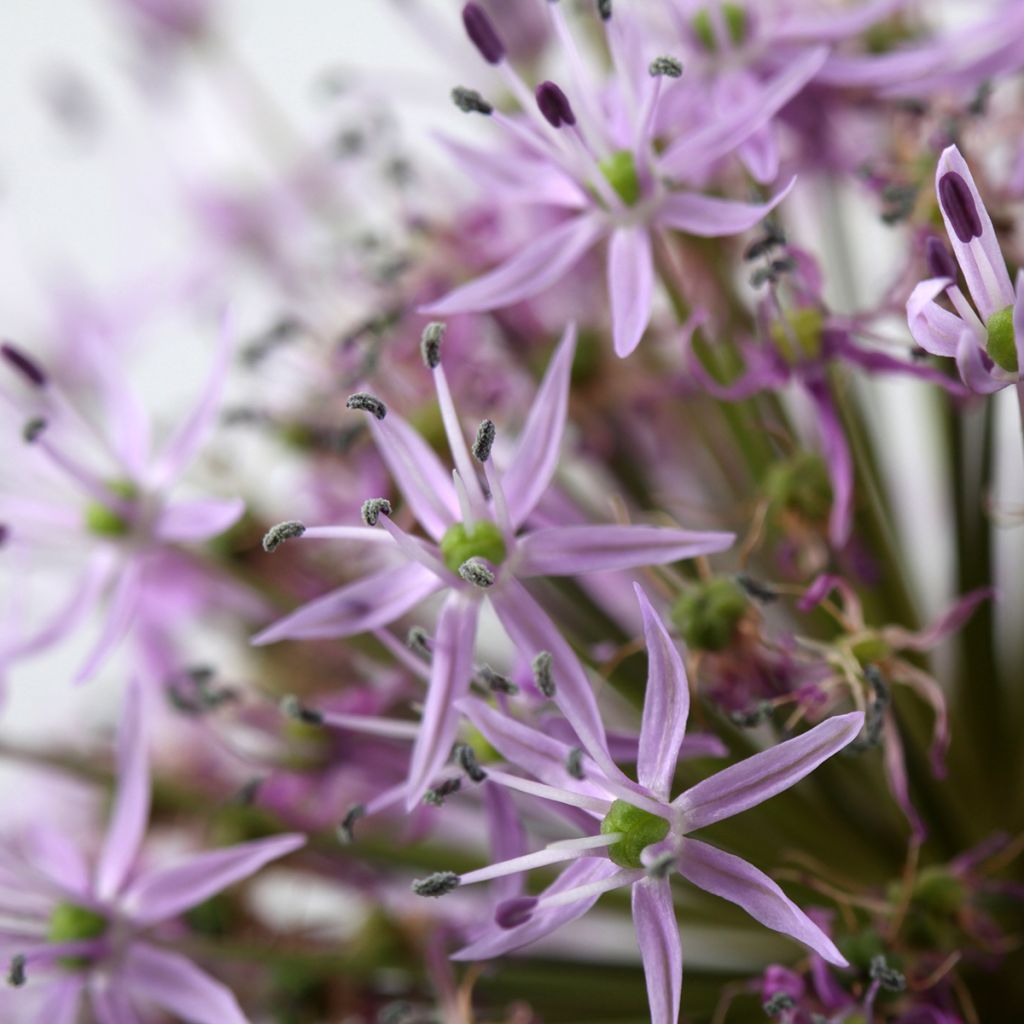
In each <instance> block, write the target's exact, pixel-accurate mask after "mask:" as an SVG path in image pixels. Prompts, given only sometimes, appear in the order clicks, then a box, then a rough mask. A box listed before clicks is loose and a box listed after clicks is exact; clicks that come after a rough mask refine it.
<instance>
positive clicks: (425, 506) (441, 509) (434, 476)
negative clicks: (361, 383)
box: [367, 412, 460, 540]
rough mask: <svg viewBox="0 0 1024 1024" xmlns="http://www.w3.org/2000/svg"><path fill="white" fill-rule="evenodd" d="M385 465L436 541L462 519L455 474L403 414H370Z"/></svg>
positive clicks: (416, 514)
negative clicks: (382, 416) (453, 484)
mask: <svg viewBox="0 0 1024 1024" xmlns="http://www.w3.org/2000/svg"><path fill="white" fill-rule="evenodd" d="M367 419H368V421H369V424H370V430H371V432H372V433H373V439H374V441H375V442H376V445H377V451H378V452H379V453H380V457H381V459H383V460H384V465H385V466H387V467H388V472H390V473H391V476H392V478H393V479H394V481H395V483H396V484H397V485H398V488H399V490H400V491H401V492H402V497H404V498H405V500H406V501H407V502H408V503H409V508H411V509H412V513H413V515H414V516H415V517H416V520H417V522H419V523H420V524H421V525H422V526H423V528H424V529H425V530H426V531H427V533H429V534H430V536H431V537H433V538H434V539H435V540H440V538H441V536H442V535H443V534H444V532H445V530H447V529H448V527H449V526H451V525H452V523H454V522H455V521H456V520H457V519H459V518H460V513H459V502H458V498H457V497H456V495H455V488H454V487H452V475H451V473H450V472H449V470H447V469H445V467H444V466H443V465H442V464H441V460H440V459H439V458H438V457H437V455H436V453H435V452H434V450H433V448H431V447H430V445H429V444H427V442H426V441H424V440H423V438H422V437H420V435H419V433H418V432H417V431H416V430H414V429H413V428H412V427H411V426H410V425H409V424H408V423H407V422H406V421H405V420H404V419H402V417H401V416H399V415H398V414H397V413H393V412H388V414H387V415H386V416H385V417H384V419H382V420H378V419H377V418H376V417H374V416H368V417H367Z"/></svg>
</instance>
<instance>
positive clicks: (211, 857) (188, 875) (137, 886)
mask: <svg viewBox="0 0 1024 1024" xmlns="http://www.w3.org/2000/svg"><path fill="white" fill-rule="evenodd" d="M305 842H306V837H305V836H300V835H281V836H273V837H272V838H270V839H257V840H255V841H253V842H251V843H239V844H238V845H237V846H229V847H227V848H225V849H223V850H211V851H209V852H207V853H200V854H196V855H195V856H193V857H189V858H188V859H187V860H184V861H182V862H180V863H178V864H172V865H170V866H169V867H161V868H156V869H154V870H152V871H147V872H146V873H145V874H143V875H141V876H140V877H139V878H137V879H135V880H134V881H133V882H132V883H131V885H130V886H129V887H128V888H127V890H125V893H124V898H123V900H122V905H123V909H124V911H125V913H127V914H128V915H129V916H130V917H131V918H132V920H133V921H135V922H137V923H138V924H144V925H150V924H156V923H157V922H158V921H166V920H167V919H168V918H171V917H174V916H176V915H177V914H180V913H182V912H183V911H185V910H189V909H190V908H191V907H194V906H196V905H197V904H199V903H202V902H203V901H204V900H207V899H209V898H210V897H211V896H214V895H216V894H217V893H219V892H220V891H221V890H223V889H226V888H227V887H228V886H229V885H234V884H235V882H240V881H242V879H244V878H248V877H249V876H250V875H252V874H255V873H256V872H257V871H259V870H260V868H262V867H263V866H264V865H265V864H269V863H270V861H272V860H277V859H278V858H279V857H284V856H285V855H286V854H289V853H292V852H294V851H295V850H297V849H299V847H300V846H302V845H303V844H304V843H305Z"/></svg>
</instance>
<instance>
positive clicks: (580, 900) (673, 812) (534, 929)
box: [414, 585, 864, 1024]
mask: <svg viewBox="0 0 1024 1024" xmlns="http://www.w3.org/2000/svg"><path fill="white" fill-rule="evenodd" d="M635 590H636V594H637V599H638V601H639V602H640V608H641V612H642V615H643V620H644V636H645V639H646V643H647V657H648V665H649V669H648V673H649V674H648V678H647V691H646V697H645V700H644V714H643V725H642V727H641V732H640V743H639V750H638V759H637V777H638V780H639V781H638V782H633V781H632V780H631V779H629V778H628V777H627V776H626V775H624V774H623V773H622V772H621V771H620V770H619V769H618V768H617V767H615V766H614V765H613V766H612V769H613V771H612V772H608V771H607V770H606V769H604V768H603V765H602V761H604V760H606V758H605V757H604V756H603V752H604V750H605V749H606V744H605V743H602V744H601V745H600V746H597V747H595V746H593V745H592V744H591V743H589V742H588V740H587V739H586V738H584V737H581V740H582V741H583V744H584V746H585V748H586V754H587V755H588V756H586V757H585V758H583V760H582V764H581V769H582V770H581V771H579V772H573V771H570V770H569V768H568V767H567V765H569V764H570V761H569V755H570V748H569V747H568V746H567V745H566V744H563V743H561V742H559V741H557V740H554V739H552V738H551V737H546V736H543V735H542V734H539V733H537V732H535V731H534V730H532V729H530V728H528V727H526V726H524V725H522V724H521V723H518V722H516V721H514V720H513V719H511V718H509V717H507V716H505V715H501V714H499V713H498V712H496V711H494V710H493V709H491V708H489V707H488V706H487V705H485V704H483V703H481V702H473V701H464V702H463V704H462V707H463V710H464V711H465V713H466V715H467V716H468V717H469V718H470V720H471V721H472V722H473V723H474V725H476V727H477V728H478V729H479V730H480V731H481V732H482V733H483V735H484V737H485V738H486V739H487V741H488V742H489V743H491V744H492V745H493V746H494V747H495V748H496V749H498V750H499V751H500V752H501V753H502V754H503V756H504V757H505V758H506V759H507V760H508V761H509V762H511V763H512V764H515V765H517V766H519V767H520V768H521V769H522V770H524V771H525V772H528V773H529V774H530V775H532V776H534V778H536V779H538V780H540V781H536V782H535V781H533V780H532V779H529V778H522V777H520V776H518V775H511V774H508V773H505V772H499V771H496V770H492V771H490V772H489V774H488V778H489V780H490V781H491V782H492V783H493V782H496V783H498V784H500V785H505V786H508V787H509V788H511V789H516V790H520V791H521V792H524V793H528V794H532V795H534V796H537V797H541V798H543V799H547V800H553V801H556V802H558V803H562V804H566V805H568V806H569V807H574V808H578V809H579V811H581V812H583V813H582V814H581V815H579V817H580V819H581V827H584V828H586V826H585V825H583V823H584V822H587V821H588V820H589V834H587V835H585V836H583V837H582V838H580V839H570V840H564V841H559V842H555V843H551V844H549V845H548V846H547V847H545V848H544V849H542V850H539V851H538V852H536V853H531V854H526V855H524V856H521V857H516V858H514V859H512V860H510V861H506V862H504V863H500V864H494V865H491V866H490V867H485V868H481V869H479V870H477V871H470V872H467V873H465V874H462V875H458V874H454V873H450V872H441V873H439V874H437V875H433V876H431V877H430V878H428V879H423V880H421V881H419V882H417V883H414V890H415V891H417V892H418V893H419V894H420V895H425V896H435V895H443V893H444V892H448V891H451V890H452V889H454V888H456V887H457V886H459V885H468V884H471V883H473V882H481V881H486V880H489V879H493V878H498V877H501V876H503V875H508V874H514V873H518V872H522V871H526V870H528V869H530V868H534V867H541V866H544V865H550V864H559V863H565V862H568V861H574V862H576V863H573V864H572V865H571V866H570V867H568V868H566V869H565V870H564V871H563V872H562V874H561V875H560V876H559V878H558V880H557V881H555V882H554V883H553V884H552V885H550V886H549V887H548V888H547V889H545V890H544V892H542V893H541V894H540V895H539V896H536V897H534V896H517V897H514V898H513V899H511V900H508V901H506V902H505V903H503V904H502V905H500V906H499V907H498V909H497V912H496V914H495V921H494V923H493V924H492V925H491V927H490V929H489V930H488V931H487V932H485V933H484V934H483V935H481V936H478V937H476V938H475V939H474V940H473V941H472V942H471V943H470V945H468V946H466V947H465V948H464V949H462V950H460V951H459V952H458V953H457V954H456V957H457V958H459V959H464V960H479V959H482V958H487V957H494V956H499V955H500V954H502V953H506V952H509V951H510V950H513V949H517V948H519V947H520V946H523V945H526V944H527V943H529V942H533V941H536V940H537V939H538V938H540V937H542V936H544V935H547V934H548V933H550V932H552V931H554V930H555V929H556V928H558V927H560V926H561V925H563V924H565V923H567V922H569V921H572V920H575V919H576V918H578V917H580V916H582V915H583V914H585V913H586V912H587V910H589V909H590V908H591V907H592V906H593V905H594V903H595V901H596V900H597V898H598V897H599V896H600V895H601V894H602V893H604V892H608V891H609V890H611V889H617V888H619V887H621V886H625V885H628V886H631V887H632V894H633V920H634V924H635V926H636V930H637V939H638V941H639V944H640V951H641V954H642V956H643V961H644V971H645V973H646V976H647V992H648V998H649V1001H650V1010H651V1020H652V1021H654V1022H656V1024H672V1022H674V1021H676V1020H677V1019H678V1016H679V1001H680V994H681V988H682V947H681V944H680V940H679V928H678V925H677V924H676V918H675V910H674V907H673V903H672V892H671V882H670V879H669V874H670V872H671V871H672V869H673V868H675V870H677V871H678V872H679V873H680V874H681V875H682V876H683V877H684V878H685V879H687V880H688V881H690V882H692V883H693V884H694V885H696V886H698V887H699V888H702V889H704V890H706V891H708V892H711V893H714V894H715V895H718V896H722V897H723V898H725V899H728V900H730V901H732V902H733V903H736V904H737V905H739V906H740V907H742V908H743V909H744V910H746V911H747V912H748V913H749V914H751V916H753V917H754V918H755V919H756V920H759V921H761V922H762V923H764V924H767V925H768V926H769V927H771V928H774V929H775V930H777V931H780V932H783V933H784V934H786V935H790V936H792V937H793V938H795V939H797V940H798V941H800V942H803V943H804V944H805V945H807V946H809V947H810V948H811V949H813V950H815V951H817V952H818V953H819V954H820V955H821V956H822V957H824V958H825V959H826V960H827V961H828V962H830V963H834V964H839V965H844V964H845V963H846V961H845V959H844V958H843V956H842V954H841V953H840V952H839V950H838V949H836V947H835V945H834V944H833V943H832V941H831V940H830V939H829V938H828V936H826V935H825V933H824V932H822V930H821V929H820V928H819V927H818V926H817V925H815V924H814V923H813V922H812V921H811V920H810V918H809V917H807V915H806V914H804V913H803V911H801V910H800V909H799V908H798V907H797V906H796V905H795V904H794V903H793V902H792V901H791V900H789V899H788V898H787V897H786V895H785V894H784V893H783V892H782V890H781V889H780V888H779V887H778V885H776V884H775V882H773V881H772V880H771V879H770V878H769V877H768V876H767V875H766V874H764V873H763V872H761V871H759V870H758V869H757V868H755V867H754V866H753V865H752V864H749V863H747V862H746V861H745V860H742V859H741V858H739V857H736V856H733V855H732V854H728V853H725V852H724V851H722V850H718V849H716V848H715V847H713V846H709V845H708V844H706V843H703V842H700V841H699V840H696V839H693V838H690V833H692V832H695V831H696V830H698V829H700V828H703V827H705V826H707V825H710V824H712V823H713V822H716V821H721V820H723V819H725V818H730V817H732V816H733V815H735V814H739V813H741V812H742V811H745V810H747V809H749V808H751V807H755V806H756V805H757V804H759V803H762V802H763V801H765V800H767V799H769V798H770V797H772V796H775V795H776V794H777V793H781V792H783V791H784V790H786V789H788V788H789V787H790V786H793V785H795V784H796V783H797V782H799V781H800V780H801V779H802V778H803V777H804V776H806V775H807V774H809V773H810V772H811V771H813V770H814V769H815V768H816V767H817V766H818V765H819V764H821V763H822V762H823V761H825V760H826V759H827V758H829V757H831V756H832V755H833V754H835V753H836V752H837V751H839V750H841V749H842V748H843V747H845V746H846V745H847V744H848V743H850V742H851V741H852V740H853V739H854V737H855V736H856V735H857V733H858V732H859V731H860V728H861V726H862V725H863V722H864V716H863V715H862V714H861V713H860V712H853V713H851V714H847V715H840V716H837V717H835V718H831V719H829V720H828V721H826V722H823V723H821V724H820V725H818V726H816V727H815V728H814V729H812V730H811V731H810V732H807V733H805V734H804V735H802V736H799V737H796V738H794V739H791V740H787V741H786V742H784V743H780V744H779V745H778V746H777V747H773V748H771V749H769V750H764V751H762V752H761V753H758V754H755V755H753V756H752V757H749V758H747V759H746V760H744V761H741V762H739V763H738V764H735V765H732V766H731V767H729V768H726V769H724V770H722V771H720V772H718V773H716V774H715V775H712V776H710V777H709V778H707V779H705V780H704V781H702V782H700V783H698V784H697V785H695V786H692V787H691V788H690V789H688V790H686V791H684V792H683V793H681V794H680V795H679V796H677V797H676V798H675V799H674V800H672V799H670V795H669V794H670V788H671V786H672V781H673V778H674V776H675V772H676V762H677V759H678V756H679V749H680V744H681V742H682V740H683V736H684V734H685V731H686V722H687V717H688V714H689V705H690V694H689V687H688V684H687V681H686V673H685V669H684V667H683V662H682V658H681V657H680V655H679V651H678V650H677V649H676V647H675V645H674V644H673V642H672V639H671V637H670V636H669V634H668V632H667V630H666V629H665V627H664V624H663V623H662V622H661V620H660V619H659V617H658V615H657V613H656V612H655V611H654V609H653V608H652V607H651V605H650V603H649V602H648V600H647V597H646V595H645V594H644V592H643V590H642V589H641V588H640V586H639V585H635Z"/></svg>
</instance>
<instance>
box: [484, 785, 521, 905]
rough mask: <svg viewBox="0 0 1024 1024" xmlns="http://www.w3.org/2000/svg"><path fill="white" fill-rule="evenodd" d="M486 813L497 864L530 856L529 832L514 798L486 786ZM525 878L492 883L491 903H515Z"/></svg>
mask: <svg viewBox="0 0 1024 1024" xmlns="http://www.w3.org/2000/svg"><path fill="white" fill-rule="evenodd" d="M484 811H485V812H486V814H487V834H488V835H489V836H490V840H491V858H492V860H493V861H494V862H495V863H499V862H501V861H503V860H512V858H513V857H521V856H523V854H525V853H526V850H527V845H526V830H525V828H524V827H523V821H522V818H521V817H520V816H519V811H518V809H517V808H516V805H515V801H514V800H513V799H512V794H511V793H509V791H508V790H507V789H505V788H504V787H502V786H493V785H485V786H484ZM524 885H525V879H524V878H523V876H522V874H511V875H502V876H501V877H500V878H496V879H494V881H493V882H491V899H492V900H493V901H494V903H495V904H498V903H501V902H503V901H504V900H508V899H512V897H513V896H519V895H520V894H521V893H522V892H523V888H524Z"/></svg>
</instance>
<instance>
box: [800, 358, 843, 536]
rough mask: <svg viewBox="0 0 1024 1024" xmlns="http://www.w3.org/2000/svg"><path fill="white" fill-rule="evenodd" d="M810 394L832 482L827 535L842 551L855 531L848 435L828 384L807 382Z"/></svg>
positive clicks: (819, 378) (824, 382)
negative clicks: (816, 414) (853, 530)
mask: <svg viewBox="0 0 1024 1024" xmlns="http://www.w3.org/2000/svg"><path fill="white" fill-rule="evenodd" d="M806 386H807V393H808V394H809V395H810V397H811V401H812V402H813V403H814V408H815V410H816V411H817V413H818V430H819V431H820V433H821V447H822V451H823V453H824V456H825V464H826V465H827V466H828V475H829V479H830V480H831V482H832V508H831V510H830V512H829V517H828V536H829V540H830V541H831V542H832V545H833V547H835V548H842V547H845V546H846V542H847V541H848V540H849V539H850V531H851V530H852V529H853V456H852V455H851V454H850V446H849V445H848V444H847V443H846V433H845V431H844V430H843V425H842V423H841V422H840V421H839V416H838V415H837V413H836V409H835V405H834V404H833V402H832V395H831V394H830V392H829V386H828V381H827V380H825V379H824V377H816V378H814V379H812V380H808V381H807V382H806Z"/></svg>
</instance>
